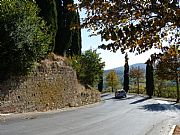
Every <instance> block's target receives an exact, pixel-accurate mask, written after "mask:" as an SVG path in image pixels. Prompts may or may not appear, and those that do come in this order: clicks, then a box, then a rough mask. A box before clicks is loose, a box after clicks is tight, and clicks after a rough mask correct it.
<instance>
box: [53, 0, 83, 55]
mask: <svg viewBox="0 0 180 135" xmlns="http://www.w3.org/2000/svg"><path fill="white" fill-rule="evenodd" d="M56 3H57V21H58V31H57V35H56V45H55V50H54V52H55V53H56V54H59V55H62V56H65V55H66V54H67V55H70V56H72V55H74V54H75V55H76V54H80V53H81V32H80V27H79V26H80V19H79V13H78V12H76V11H74V10H70V9H69V6H70V5H71V6H73V4H74V2H73V0H69V1H67V0H57V1H56Z"/></svg>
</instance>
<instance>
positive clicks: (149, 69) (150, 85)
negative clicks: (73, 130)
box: [146, 60, 154, 98]
mask: <svg viewBox="0 0 180 135" xmlns="http://www.w3.org/2000/svg"><path fill="white" fill-rule="evenodd" d="M153 92H154V76H153V65H152V61H150V60H148V61H147V62H146V94H147V95H148V96H149V98H151V97H152V95H153Z"/></svg>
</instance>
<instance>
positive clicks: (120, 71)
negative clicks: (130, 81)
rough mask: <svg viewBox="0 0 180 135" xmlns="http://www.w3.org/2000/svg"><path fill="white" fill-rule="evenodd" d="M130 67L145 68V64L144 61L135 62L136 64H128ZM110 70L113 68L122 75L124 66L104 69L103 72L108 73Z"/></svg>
mask: <svg viewBox="0 0 180 135" xmlns="http://www.w3.org/2000/svg"><path fill="white" fill-rule="evenodd" d="M131 67H136V68H138V67H139V68H141V69H144V70H146V64H144V63H136V64H133V65H130V68H131ZM111 70H115V71H116V73H117V74H119V75H122V74H123V73H124V66H121V67H117V68H113V69H108V70H105V71H104V74H108V73H109V72H110V71H111Z"/></svg>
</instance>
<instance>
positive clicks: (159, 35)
mask: <svg viewBox="0 0 180 135" xmlns="http://www.w3.org/2000/svg"><path fill="white" fill-rule="evenodd" d="M79 2H80V4H79V7H80V8H84V9H86V14H87V17H85V18H84V21H83V26H84V27H85V28H88V29H91V30H93V35H101V38H102V40H106V41H111V42H108V44H106V45H105V44H103V45H101V46H100V48H103V49H107V50H112V51H114V52H115V51H116V50H118V49H120V50H121V51H122V52H123V53H124V52H125V50H129V51H130V52H137V53H142V52H145V51H146V50H148V49H150V48H152V47H155V48H160V49H162V50H164V49H165V48H166V47H163V46H162V41H163V39H166V38H167V35H168V32H169V31H170V30H176V29H180V25H179V20H180V9H179V0H107V1H104V0H89V1H87V0H79ZM94 31H95V32H94ZM172 35H176V36H178V37H179V35H177V33H176V32H175V31H174V32H173V33H172ZM161 39H162V40H161ZM174 39H177V38H174ZM172 41H173V40H172V39H170V40H169V42H172ZM176 41H177V40H176ZM177 42H178V41H177Z"/></svg>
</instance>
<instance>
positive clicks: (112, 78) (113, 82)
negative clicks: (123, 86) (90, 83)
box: [106, 70, 120, 92]
mask: <svg viewBox="0 0 180 135" xmlns="http://www.w3.org/2000/svg"><path fill="white" fill-rule="evenodd" d="M106 82H107V85H108V86H110V87H111V88H112V92H113V90H114V89H116V88H117V87H118V86H119V84H120V82H119V78H118V75H117V73H116V72H115V71H114V70H111V71H110V72H109V73H108V74H107V76H106Z"/></svg>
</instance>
